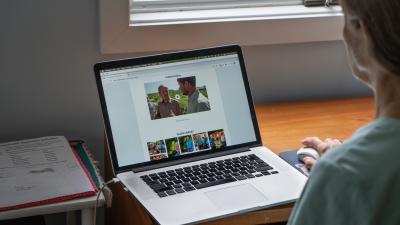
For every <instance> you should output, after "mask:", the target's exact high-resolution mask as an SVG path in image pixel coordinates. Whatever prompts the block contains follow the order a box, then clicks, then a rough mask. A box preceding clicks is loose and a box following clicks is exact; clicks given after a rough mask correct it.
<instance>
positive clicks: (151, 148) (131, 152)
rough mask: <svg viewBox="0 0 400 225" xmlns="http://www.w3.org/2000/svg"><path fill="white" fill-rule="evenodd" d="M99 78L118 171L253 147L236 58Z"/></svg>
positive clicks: (119, 71)
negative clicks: (173, 159)
mask: <svg viewBox="0 0 400 225" xmlns="http://www.w3.org/2000/svg"><path fill="white" fill-rule="evenodd" d="M100 75H101V82H102V85H103V91H104V95H105V101H106V105H107V110H108V116H109V121H110V126H111V131H112V135H113V140H114V145H115V152H116V156H117V160H118V164H119V166H127V165H133V164H137V163H143V162H148V161H153V160H161V159H170V158H173V157H177V156H181V155H186V154H193V153H196V152H203V151H218V150H219V149H223V148H225V147H227V146H233V145H238V144H243V143H248V142H253V141H256V134H255V131H254V127H253V123H252V118H251V113H250V109H249V105H248V100H247V96H246V90H245V85H244V82H243V77H242V72H241V68H240V63H239V58H238V55H237V54H236V53H229V54H222V55H221V54H220V55H213V56H205V57H197V58H188V59H180V60H173V61H166V62H162V63H153V64H145V65H139V66H134V67H123V68H118V69H113V70H102V71H100Z"/></svg>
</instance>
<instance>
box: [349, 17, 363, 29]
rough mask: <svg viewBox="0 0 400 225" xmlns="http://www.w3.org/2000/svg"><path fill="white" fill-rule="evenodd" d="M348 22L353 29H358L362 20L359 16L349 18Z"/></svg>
mask: <svg viewBox="0 0 400 225" xmlns="http://www.w3.org/2000/svg"><path fill="white" fill-rule="evenodd" d="M350 23H351V25H352V26H353V27H354V28H355V29H360V28H361V23H362V22H361V20H360V19H359V18H355V19H351V21H350Z"/></svg>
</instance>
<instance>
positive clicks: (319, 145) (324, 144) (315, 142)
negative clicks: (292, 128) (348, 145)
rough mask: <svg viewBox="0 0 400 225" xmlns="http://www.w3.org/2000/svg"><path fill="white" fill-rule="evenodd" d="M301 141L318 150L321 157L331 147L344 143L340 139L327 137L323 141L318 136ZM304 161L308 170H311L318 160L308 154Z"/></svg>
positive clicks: (306, 145)
mask: <svg viewBox="0 0 400 225" xmlns="http://www.w3.org/2000/svg"><path fill="white" fill-rule="evenodd" d="M301 143H302V144H303V145H304V146H305V147H308V148H313V149H315V150H317V151H318V153H319V154H320V156H321V157H322V156H323V155H324V154H325V153H326V152H327V151H329V150H330V149H332V148H335V147H336V146H338V145H341V144H342V142H341V141H339V140H338V139H332V138H327V139H325V141H322V140H321V139H319V138H318V137H307V138H305V139H304V140H303V141H301ZM303 161H304V164H305V166H306V168H307V169H308V170H311V168H312V167H313V166H314V164H315V163H316V160H315V159H314V158H312V157H308V156H306V157H304V158H303Z"/></svg>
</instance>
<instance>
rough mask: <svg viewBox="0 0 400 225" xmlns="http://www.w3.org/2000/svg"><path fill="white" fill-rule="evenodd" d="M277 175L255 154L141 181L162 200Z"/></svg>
mask: <svg viewBox="0 0 400 225" xmlns="http://www.w3.org/2000/svg"><path fill="white" fill-rule="evenodd" d="M277 173H278V171H276V170H274V168H272V167H271V166H270V165H268V164H267V163H266V162H264V161H263V160H261V159H260V158H259V157H257V156H256V155H254V154H251V155H245V156H240V157H233V158H228V159H224V160H218V161H215V162H208V163H203V164H199V165H194V166H188V167H183V168H178V169H175V170H167V171H164V172H159V173H152V174H149V175H143V176H141V177H140V178H142V180H143V181H144V182H146V184H147V185H148V186H149V187H150V188H151V189H153V191H154V192H156V193H157V194H158V196H160V197H161V198H162V197H167V196H169V195H175V194H180V193H185V192H189V191H193V190H196V189H202V188H207V187H212V186H216V185H220V184H226V183H230V182H235V181H240V180H246V179H252V178H256V177H262V176H269V175H273V174H277Z"/></svg>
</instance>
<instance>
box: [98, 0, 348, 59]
mask: <svg viewBox="0 0 400 225" xmlns="http://www.w3.org/2000/svg"><path fill="white" fill-rule="evenodd" d="M128 8H129V3H128V1H127V0H113V1H111V0H101V1H100V35H101V37H100V45H101V53H103V54H118V53H143V52H157V51H172V50H174V51H175V50H181V49H191V48H202V47H210V46H218V45H227V44H239V45H242V46H248V45H266V44H285V43H300V42H315V41H333V40H341V39H342V34H341V28H342V24H343V18H342V13H341V10H340V7H333V8H325V7H312V8H306V7H304V6H302V5H298V6H279V7H278V6H275V7H268V8H267V9H261V8H258V9H252V10H244V11H242V12H239V11H238V10H240V9H231V10H224V11H223V12H222V11H220V12H215V10H207V11H209V12H207V13H205V12H204V11H203V12H202V13H199V12H197V13H194V12H190V13H175V15H173V14H174V13H173V12H170V13H165V14H160V13H157V15H154V14H153V15H150V14H147V15H135V16H132V17H131V18H130V15H129V12H128ZM242 10H243V9H242ZM229 11H230V12H229ZM245 12H246V13H245ZM185 14H186V15H185ZM213 15H219V16H218V17H215V16H213ZM232 15H240V17H239V18H233V17H232ZM221 16H222V17H221ZM174 18H175V19H174ZM176 18H178V19H176ZM129 21H130V22H131V24H130V22H129Z"/></svg>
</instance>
